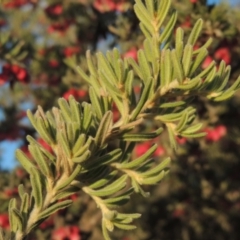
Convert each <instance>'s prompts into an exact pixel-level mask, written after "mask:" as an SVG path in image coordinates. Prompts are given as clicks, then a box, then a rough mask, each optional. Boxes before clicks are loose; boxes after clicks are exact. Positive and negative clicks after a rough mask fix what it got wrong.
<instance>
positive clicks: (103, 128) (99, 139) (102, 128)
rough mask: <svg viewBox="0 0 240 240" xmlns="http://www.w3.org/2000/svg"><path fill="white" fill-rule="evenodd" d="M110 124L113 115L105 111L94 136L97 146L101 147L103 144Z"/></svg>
mask: <svg viewBox="0 0 240 240" xmlns="http://www.w3.org/2000/svg"><path fill="white" fill-rule="evenodd" d="M112 124H113V113H112V112H111V111H107V112H106V113H105V114H104V116H103V118H102V120H101V122H100V125H99V127H98V130H97V133H96V136H95V142H96V145H97V146H99V147H101V146H102V145H103V144H104V142H105V140H106V137H107V134H108V131H109V129H111V127H112Z"/></svg>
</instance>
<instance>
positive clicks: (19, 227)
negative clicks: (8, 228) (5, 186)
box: [11, 208, 23, 232]
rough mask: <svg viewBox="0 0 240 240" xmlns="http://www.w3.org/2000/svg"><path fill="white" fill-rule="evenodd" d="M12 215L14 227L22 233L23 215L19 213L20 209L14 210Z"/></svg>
mask: <svg viewBox="0 0 240 240" xmlns="http://www.w3.org/2000/svg"><path fill="white" fill-rule="evenodd" d="M11 214H12V218H13V225H15V226H16V228H17V230H19V231H20V232H21V231H22V230H23V218H22V216H21V213H20V212H19V211H18V209H16V208H12V209H11Z"/></svg>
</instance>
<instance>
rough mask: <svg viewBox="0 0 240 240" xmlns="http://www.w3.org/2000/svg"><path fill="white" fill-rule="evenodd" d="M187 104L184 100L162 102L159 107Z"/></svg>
mask: <svg viewBox="0 0 240 240" xmlns="http://www.w3.org/2000/svg"><path fill="white" fill-rule="evenodd" d="M184 104H186V102H184V101H177V102H167V103H162V104H161V105H160V106H159V108H175V107H179V106H182V105H184Z"/></svg>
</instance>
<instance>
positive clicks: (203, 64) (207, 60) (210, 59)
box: [202, 56, 213, 69]
mask: <svg viewBox="0 0 240 240" xmlns="http://www.w3.org/2000/svg"><path fill="white" fill-rule="evenodd" d="M212 61H213V58H212V57H210V56H207V57H206V58H205V60H204V61H203V63H202V68H203V69H205V68H207V67H208V66H209V64H210V63H211V62H212Z"/></svg>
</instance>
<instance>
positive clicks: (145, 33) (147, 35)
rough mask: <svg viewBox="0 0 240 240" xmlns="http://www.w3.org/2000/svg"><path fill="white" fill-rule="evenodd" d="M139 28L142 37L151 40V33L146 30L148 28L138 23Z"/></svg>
mask: <svg viewBox="0 0 240 240" xmlns="http://www.w3.org/2000/svg"><path fill="white" fill-rule="evenodd" d="M139 27H140V29H141V31H142V33H143V35H144V36H145V37H146V38H149V39H151V33H150V31H149V30H148V28H146V27H145V25H144V24H143V23H142V22H140V23H139Z"/></svg>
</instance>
